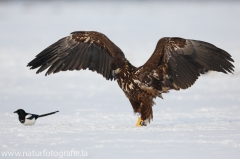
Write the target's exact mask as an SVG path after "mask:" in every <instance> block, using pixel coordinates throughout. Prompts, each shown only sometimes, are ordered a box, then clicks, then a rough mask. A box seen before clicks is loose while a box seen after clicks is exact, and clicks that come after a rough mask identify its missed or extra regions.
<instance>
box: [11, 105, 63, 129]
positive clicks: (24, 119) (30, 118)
mask: <svg viewBox="0 0 240 159" xmlns="http://www.w3.org/2000/svg"><path fill="white" fill-rule="evenodd" d="M57 112H59V111H55V112H51V113H47V114H42V115H36V114H31V113H26V112H25V111H24V110H23V109H18V110H16V111H15V112H14V113H17V114H18V119H19V121H20V123H22V124H23V125H25V126H31V125H34V124H35V122H36V120H37V118H40V117H44V116H47V115H52V114H55V113H57Z"/></svg>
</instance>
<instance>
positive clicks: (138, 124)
mask: <svg viewBox="0 0 240 159" xmlns="http://www.w3.org/2000/svg"><path fill="white" fill-rule="evenodd" d="M142 122H143V120H142V119H141V117H138V121H137V123H136V126H142V124H141V123H142Z"/></svg>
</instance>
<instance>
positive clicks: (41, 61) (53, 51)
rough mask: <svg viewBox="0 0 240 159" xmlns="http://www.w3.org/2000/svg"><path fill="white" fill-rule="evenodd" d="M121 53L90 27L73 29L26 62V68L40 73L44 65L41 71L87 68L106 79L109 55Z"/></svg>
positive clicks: (119, 54)
mask: <svg viewBox="0 0 240 159" xmlns="http://www.w3.org/2000/svg"><path fill="white" fill-rule="evenodd" d="M115 56H121V57H123V58H125V57H124V54H123V52H122V51H121V49H119V48H118V47H117V46H116V45H115V44H114V43H113V42H112V41H111V40H109V39H108V38H107V37H106V36H105V35H104V34H101V33H99V32H94V31H88V32H84V31H77V32H73V33H71V34H70V35H69V36H67V37H64V38H62V39H60V40H58V41H57V42H55V43H54V44H52V45H51V46H49V47H47V48H46V49H45V50H43V51H42V52H40V53H39V54H38V55H37V56H36V58H35V59H33V60H32V61H31V62H29V63H28V65H27V66H29V67H31V68H30V69H35V68H38V67H40V68H39V69H38V70H37V73H40V72H42V71H44V70H45V69H47V68H48V70H47V72H46V74H45V75H50V74H51V73H57V72H59V71H67V70H71V71H72V70H81V69H84V70H85V69H87V68H88V69H89V70H92V71H96V72H97V73H100V74H101V75H103V77H105V78H106V79H107V80H109V79H111V80H112V79H113V76H112V73H111V70H110V66H109V65H110V61H111V58H112V57H115Z"/></svg>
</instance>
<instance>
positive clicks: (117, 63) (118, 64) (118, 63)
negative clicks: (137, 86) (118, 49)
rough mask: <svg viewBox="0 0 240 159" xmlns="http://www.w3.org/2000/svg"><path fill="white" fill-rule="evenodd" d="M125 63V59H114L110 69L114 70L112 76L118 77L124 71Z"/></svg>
mask: <svg viewBox="0 0 240 159" xmlns="http://www.w3.org/2000/svg"><path fill="white" fill-rule="evenodd" d="M124 65H125V62H124V59H122V58H121V57H113V58H112V60H111V62H110V68H111V70H112V74H113V76H114V77H117V75H118V74H119V73H120V72H121V71H122V69H123V68H124Z"/></svg>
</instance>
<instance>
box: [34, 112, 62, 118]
mask: <svg viewBox="0 0 240 159" xmlns="http://www.w3.org/2000/svg"><path fill="white" fill-rule="evenodd" d="M57 112H59V111H55V112H51V113H47V114H42V115H39V116H38V117H44V116H48V115H52V114H55V113H57Z"/></svg>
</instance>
